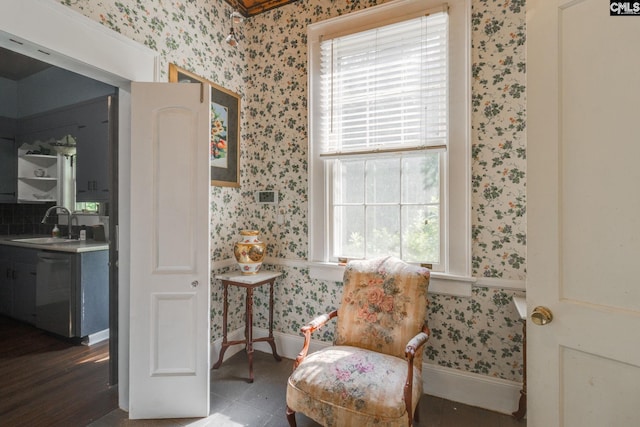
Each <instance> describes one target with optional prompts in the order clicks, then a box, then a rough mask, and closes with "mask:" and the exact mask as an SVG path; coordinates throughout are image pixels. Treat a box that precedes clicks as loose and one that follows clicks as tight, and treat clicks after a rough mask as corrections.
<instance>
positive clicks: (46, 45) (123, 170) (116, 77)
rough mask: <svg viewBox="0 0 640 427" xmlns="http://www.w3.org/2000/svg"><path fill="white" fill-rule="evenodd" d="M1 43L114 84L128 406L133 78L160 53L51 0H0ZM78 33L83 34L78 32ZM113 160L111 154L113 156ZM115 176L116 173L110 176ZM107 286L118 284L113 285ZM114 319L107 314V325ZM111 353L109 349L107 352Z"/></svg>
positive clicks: (120, 336) (152, 73)
mask: <svg viewBox="0 0 640 427" xmlns="http://www.w3.org/2000/svg"><path fill="white" fill-rule="evenodd" d="M0 6H1V7H2V10H3V13H2V14H0V46H2V47H5V48H8V49H11V50H13V51H16V52H18V53H21V54H23V55H26V56H30V57H33V58H36V59H39V60H41V61H43V62H47V63H50V64H52V65H55V66H57V67H60V68H64V69H66V70H69V71H73V72H76V73H78V74H81V75H84V76H86V77H89V78H92V79H95V80H98V81H101V82H103V83H106V84H109V85H112V86H115V87H117V88H118V106H119V108H118V153H117V162H114V163H117V164H118V176H117V180H118V182H119V184H120V185H119V191H118V195H117V197H118V214H119V217H118V226H117V232H116V233H115V236H110V237H111V244H112V245H115V247H116V250H117V251H118V253H119V262H118V266H117V269H118V278H117V288H116V289H110V296H112V295H114V294H115V295H116V298H115V301H114V304H116V303H117V306H116V307H112V308H110V314H112V313H113V311H117V318H114V319H113V322H114V323H115V325H116V330H117V332H116V334H117V347H118V354H117V356H116V360H117V363H118V404H119V407H120V408H122V409H124V410H128V408H129V292H130V283H129V265H130V256H131V253H130V241H129V230H130V221H131V218H130V202H129V197H130V190H129V183H130V181H131V177H130V170H131V162H130V161H129V158H130V156H129V154H130V151H131V132H130V131H131V114H130V112H131V93H130V91H131V88H130V86H131V82H132V81H143V82H154V81H158V74H159V73H158V63H159V54H158V53H156V52H155V51H153V50H151V49H149V48H147V47H146V46H143V45H142V44H139V43H137V42H135V41H133V40H131V39H129V38H127V37H125V36H123V35H121V34H119V33H116V32H115V31H112V30H110V29H108V28H106V27H104V26H102V25H100V24H99V23H98V22H96V21H93V20H91V19H89V18H87V17H85V16H84V15H81V14H80V13H77V12H75V11H73V10H72V9H71V8H69V7H67V6H64V5H62V4H60V3H57V2H55V1H53V0H22V1H20V2H16V1H13V0H0ZM78 34H82V37H78ZM114 160H115V159H114ZM114 179H116V178H115V177H114ZM110 286H114V287H115V286H116V285H115V284H114V285H111V284H110ZM111 322H112V319H111V318H110V327H111ZM110 356H111V357H113V355H110Z"/></svg>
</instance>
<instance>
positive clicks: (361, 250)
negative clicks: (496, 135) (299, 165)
mask: <svg viewBox="0 0 640 427" xmlns="http://www.w3.org/2000/svg"><path fill="white" fill-rule="evenodd" d="M469 24H470V18H469V4H468V2H467V1H465V0H453V1H451V2H449V4H448V5H447V4H443V3H442V1H432V0H401V1H395V2H391V3H386V4H383V5H380V6H376V7H372V8H369V9H365V10H363V11H359V12H355V13H352V14H350V15H345V16H341V17H338V18H334V19H331V20H328V21H324V22H320V23H317V24H313V25H311V26H309V47H310V51H309V70H310V100H311V103H310V113H309V121H310V129H311V134H310V139H311V143H310V193H311V194H310V212H309V216H310V231H311V232H310V247H309V249H310V261H314V262H320V263H334V262H336V261H337V259H338V258H339V257H347V258H371V257H375V256H379V255H395V256H398V257H400V258H402V259H404V260H405V261H408V262H414V263H430V264H432V265H433V267H434V268H433V269H434V271H438V272H442V273H448V274H455V275H462V276H468V275H469V273H470V236H471V234H470V225H469V223H470V220H469V218H470V203H469V198H470V190H469V185H470V171H469V169H470V166H469V165H470V149H469V128H470V125H469V73H470V66H469V61H468V52H469V48H468V45H469Z"/></svg>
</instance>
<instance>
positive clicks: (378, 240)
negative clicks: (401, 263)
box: [366, 205, 400, 258]
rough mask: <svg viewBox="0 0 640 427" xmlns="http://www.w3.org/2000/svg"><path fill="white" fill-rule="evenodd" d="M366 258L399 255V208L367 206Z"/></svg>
mask: <svg viewBox="0 0 640 427" xmlns="http://www.w3.org/2000/svg"><path fill="white" fill-rule="evenodd" d="M366 237H367V253H366V256H367V258H373V257H377V256H386V255H393V256H397V257H400V208H399V206H398V205H395V206H367V236H366Z"/></svg>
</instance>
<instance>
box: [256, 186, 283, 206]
mask: <svg viewBox="0 0 640 427" xmlns="http://www.w3.org/2000/svg"><path fill="white" fill-rule="evenodd" d="M256 202H257V203H261V204H264V205H277V204H278V192H277V191H272V190H267V191H256Z"/></svg>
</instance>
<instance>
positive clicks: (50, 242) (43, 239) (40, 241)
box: [11, 237, 77, 245]
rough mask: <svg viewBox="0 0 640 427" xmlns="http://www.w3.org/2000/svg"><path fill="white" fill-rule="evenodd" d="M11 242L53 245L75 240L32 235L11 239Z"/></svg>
mask: <svg viewBox="0 0 640 427" xmlns="http://www.w3.org/2000/svg"><path fill="white" fill-rule="evenodd" d="M11 241H12V242H20V243H33V244H34V245H53V244H56V243H68V242H77V240H74V239H63V238H60V237H32V238H29V239H12V240H11Z"/></svg>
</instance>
